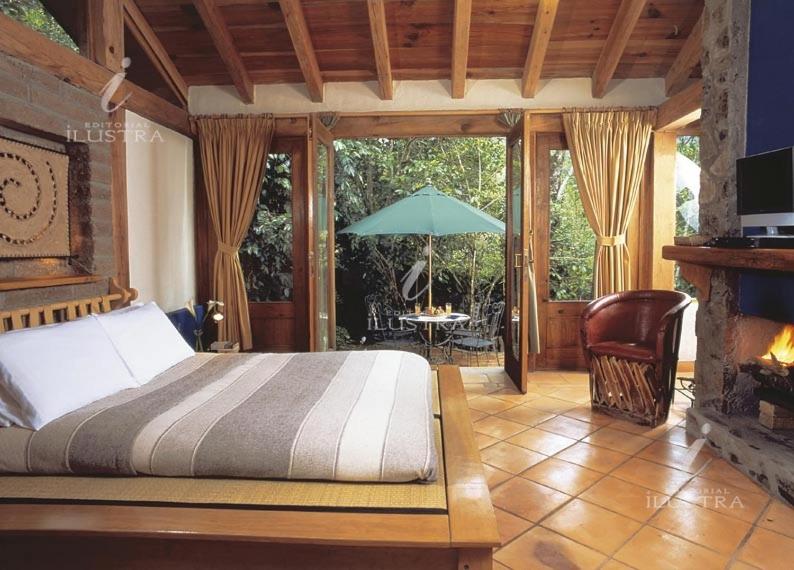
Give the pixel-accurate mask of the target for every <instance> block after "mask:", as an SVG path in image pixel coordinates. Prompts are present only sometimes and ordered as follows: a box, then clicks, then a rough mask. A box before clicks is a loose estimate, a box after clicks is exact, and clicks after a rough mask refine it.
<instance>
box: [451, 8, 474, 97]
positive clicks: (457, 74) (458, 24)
mask: <svg viewBox="0 0 794 570" xmlns="http://www.w3.org/2000/svg"><path fill="white" fill-rule="evenodd" d="M470 31H471V0H455V16H454V28H453V33H452V86H451V92H452V98H453V99H463V97H464V96H465V95H466V71H467V69H468V67H469V32H470Z"/></svg>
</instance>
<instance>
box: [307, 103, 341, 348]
mask: <svg viewBox="0 0 794 570" xmlns="http://www.w3.org/2000/svg"><path fill="white" fill-rule="evenodd" d="M307 134H308V148H309V150H310V152H309V153H308V154H309V156H308V163H307V164H308V171H307V179H308V181H309V187H308V193H309V195H310V196H309V212H310V215H311V218H310V222H311V223H310V233H309V242H308V244H309V250H308V252H309V253H308V259H309V265H310V267H311V269H310V279H309V297H310V301H309V305H310V307H311V312H310V319H309V326H310V328H311V332H310V335H309V336H310V342H309V346H310V347H311V350H317V343H318V339H317V338H316V331H317V326H318V323H317V320H318V314H317V305H318V302H317V299H318V295H319V292H318V291H317V271H318V269H317V267H318V263H319V260H318V259H317V252H316V251H315V247H316V245H317V241H316V238H317V233H316V229H317V222H318V220H316V219H315V216H316V211H315V208H316V206H317V204H316V203H315V197H316V192H317V188H316V180H315V175H316V172H317V165H316V164H315V157H316V156H317V147H318V145H321V144H322V145H325V146H326V148H327V149H328V151H327V152H328V162H329V169H328V173H327V176H326V189H325V192H326V197H327V198H326V202H327V210H328V211H327V212H326V224H327V227H328V252H327V260H326V261H327V263H328V276H327V279H328V283H327V288H328V291H327V292H326V294H327V296H328V299H327V304H328V348H329V350H333V349H334V348H335V347H336V275H335V267H336V255H335V251H336V239H335V237H336V234H335V231H334V221H335V216H334V210H335V201H334V200H335V199H334V165H335V160H336V157H335V154H334V135H333V134H332V133H331V131H330V130H328V128H327V127H326V126H325V125H324V124H323V123H322V121H321V120H320V116H319V114H317V113H315V114H313V115H312V116H311V121H310V129H309V132H308V133H307Z"/></svg>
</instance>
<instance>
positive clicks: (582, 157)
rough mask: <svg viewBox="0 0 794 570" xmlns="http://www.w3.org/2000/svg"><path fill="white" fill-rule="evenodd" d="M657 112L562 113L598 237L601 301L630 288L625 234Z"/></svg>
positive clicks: (596, 269) (597, 276) (595, 288)
mask: <svg viewBox="0 0 794 570" xmlns="http://www.w3.org/2000/svg"><path fill="white" fill-rule="evenodd" d="M654 118H655V112H654V111H595V112H579V111H577V112H570V113H563V123H564V125H565V136H566V138H567V139H568V146H569V147H570V149H571V159H572V161H573V168H574V173H575V174H576V182H577V183H578V185H579V193H580V194H581V196H582V204H583V205H584V210H585V214H586V215H587V220H588V222H590V226H591V227H592V228H593V231H594V232H595V234H596V252H595V267H594V275H593V281H594V282H593V292H594V294H595V296H596V297H601V296H602V295H607V294H609V293H614V292H617V291H625V290H626V289H628V288H629V287H630V286H631V274H630V267H629V249H628V246H627V245H626V231H627V230H628V227H629V222H630V220H631V215H632V213H633V212H634V208H635V206H636V205H637V198H638V197H639V194H640V183H641V181H642V175H643V171H644V169H645V155H646V153H647V150H648V141H649V140H650V136H651V129H652V127H653V123H654Z"/></svg>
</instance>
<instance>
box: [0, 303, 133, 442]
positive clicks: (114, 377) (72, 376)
mask: <svg viewBox="0 0 794 570" xmlns="http://www.w3.org/2000/svg"><path fill="white" fill-rule="evenodd" d="M0 386H1V387H2V388H1V389H0V392H5V393H6V394H7V395H8V397H9V398H10V402H6V404H7V406H9V408H10V409H9V411H10V412H11V413H12V414H13V413H15V412H18V414H19V417H18V418H17V419H18V420H19V421H18V422H15V423H19V425H20V426H22V427H26V428H30V429H39V428H41V427H42V426H44V425H46V424H48V423H49V422H51V421H53V420H55V419H57V418H59V417H61V416H63V415H66V414H68V413H69V412H73V411H74V410H76V409H78V408H81V407H83V406H86V405H88V404H90V403H91V402H95V401H96V400H99V399H101V398H104V397H106V396H110V395H111V394H115V393H116V392H119V391H121V390H124V389H127V388H135V387H137V385H136V384H135V381H134V380H133V378H132V376H131V374H130V372H129V370H127V367H126V366H124V362H123V361H122V360H121V358H120V357H119V355H118V353H117V352H116V350H115V349H114V347H113V344H112V343H111V342H110V339H109V338H108V337H107V335H106V334H105V332H104V330H102V327H101V326H100V325H99V323H97V322H96V321H95V320H94V319H92V318H84V319H79V320H76V321H72V322H68V323H61V324H57V325H50V326H43V327H38V328H34V329H26V330H20V331H12V332H7V333H4V334H0ZM14 403H16V405H17V407H18V410H14Z"/></svg>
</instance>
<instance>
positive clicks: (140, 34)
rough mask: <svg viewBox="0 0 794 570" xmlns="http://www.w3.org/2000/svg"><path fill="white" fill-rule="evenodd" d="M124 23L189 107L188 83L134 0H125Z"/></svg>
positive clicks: (169, 84) (180, 99) (183, 104)
mask: <svg viewBox="0 0 794 570" xmlns="http://www.w3.org/2000/svg"><path fill="white" fill-rule="evenodd" d="M124 23H125V24H126V25H127V28H128V29H129V30H130V32H131V33H132V35H133V36H134V37H135V39H136V40H138V43H139V44H140V45H141V47H142V48H143V51H144V52H146V55H147V56H149V59H151V60H152V63H153V64H154V66H155V67H156V68H157V70H158V71H159V72H160V74H161V75H162V76H163V79H165V81H166V83H168V86H169V87H170V88H171V89H172V90H173V92H174V93H175V94H176V96H177V98H178V99H179V102H180V103H182V106H183V107H187V100H188V99H187V83H185V80H184V78H183V77H182V74H181V73H179V70H178V69H177V68H176V65H174V61H173V60H172V59H171V56H170V55H168V52H167V51H166V49H165V46H163V44H162V42H161V41H160V39H159V38H158V37H157V34H155V33H154V30H153V29H152V27H151V26H150V25H149V22H147V21H146V17H145V16H144V15H143V12H141V10H140V8H138V5H137V4H136V3H135V1H134V0H124Z"/></svg>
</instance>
